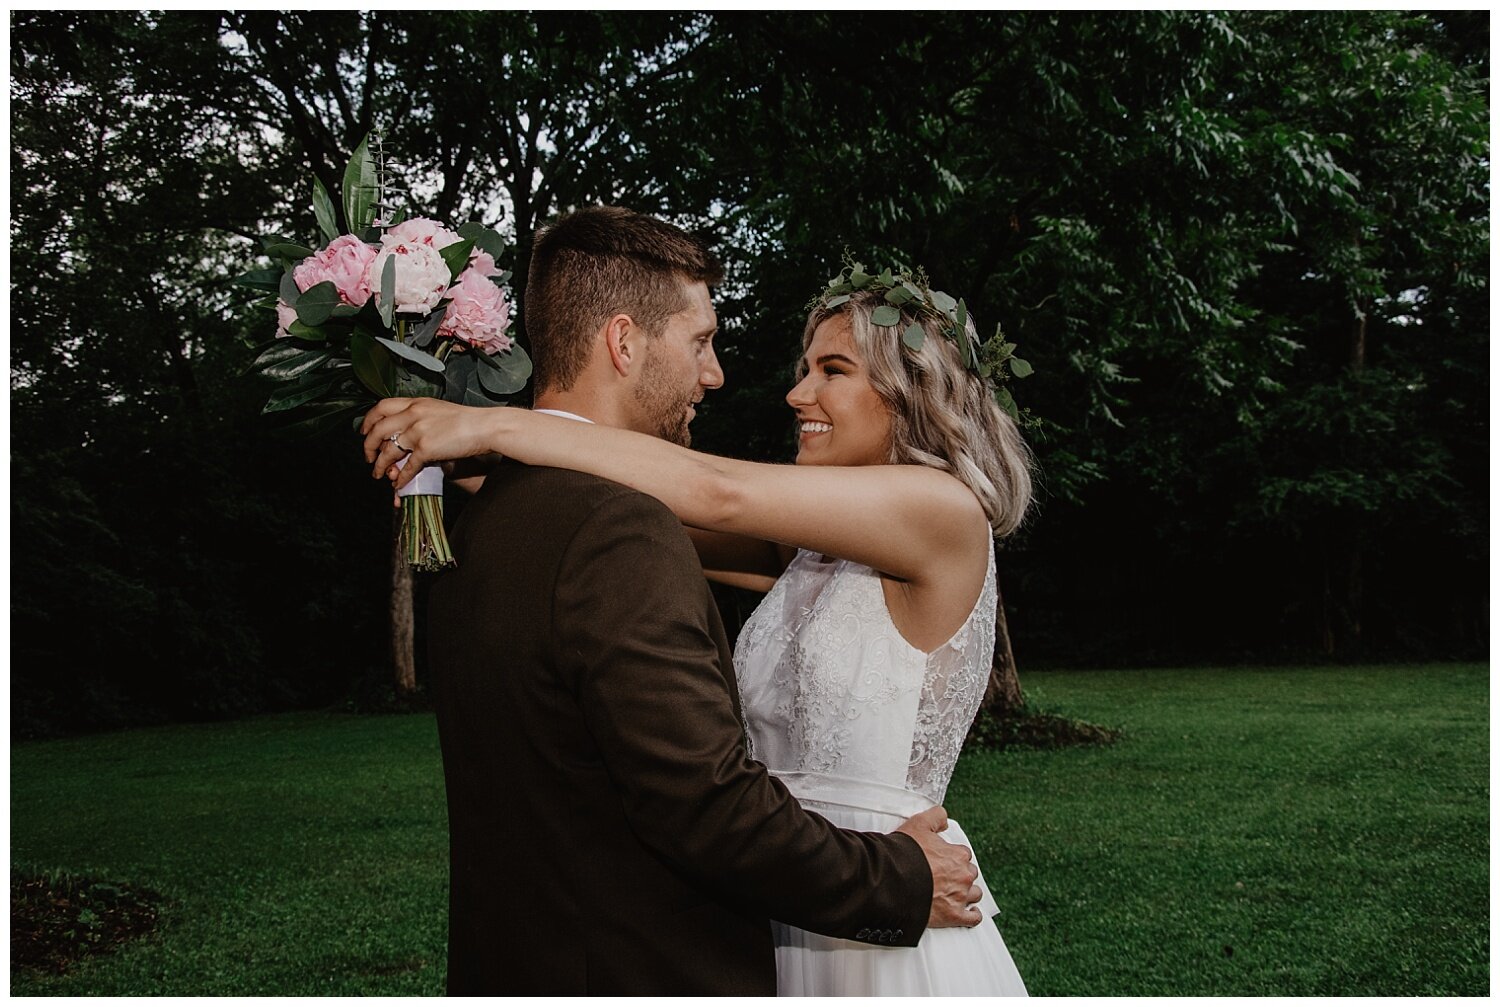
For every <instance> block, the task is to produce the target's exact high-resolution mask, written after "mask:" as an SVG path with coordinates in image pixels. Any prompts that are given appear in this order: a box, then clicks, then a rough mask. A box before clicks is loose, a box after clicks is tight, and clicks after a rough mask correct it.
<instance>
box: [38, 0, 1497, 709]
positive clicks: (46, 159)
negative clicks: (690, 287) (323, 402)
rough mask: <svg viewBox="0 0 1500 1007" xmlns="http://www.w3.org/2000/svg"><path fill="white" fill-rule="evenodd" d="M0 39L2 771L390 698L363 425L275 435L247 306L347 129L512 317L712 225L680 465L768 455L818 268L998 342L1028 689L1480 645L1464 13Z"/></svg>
mask: <svg viewBox="0 0 1500 1007" xmlns="http://www.w3.org/2000/svg"><path fill="white" fill-rule="evenodd" d="M11 19H12V20H11V25H12V34H11V43H12V50H11V60H12V62H11V88H12V91H11V96H12V105H11V111H12V122H11V126H12V142H13V150H14V152H13V157H12V178H11V210H12V230H11V241H12V257H11V291H10V293H11V306H12V311H11V317H12V320H13V323H14V324H13V326H12V328H11V333H12V343H11V429H12V441H11V451H12V462H11V464H12V480H11V529H12V533H13V534H12V543H13V552H12V565H11V584H12V623H11V625H12V634H13V635H12V645H11V646H12V659H13V660H12V723H13V730H15V731H16V733H17V734H18V735H20V736H27V735H35V734H42V733H48V732H55V731H60V730H77V729H86V728H97V727H105V726H115V725H122V724H128V723H138V722H145V721H151V720H161V719H168V718H183V717H190V718H202V717H217V716H230V715H235V714H240V713H247V712H253V711H258V710H266V709H276V708H285V707H289V706H297V705H311V704H326V703H330V702H336V701H348V700H351V699H353V700H356V701H359V700H360V697H361V696H365V695H368V694H371V693H378V692H379V688H380V687H381V686H383V684H384V683H386V682H387V681H388V680H389V675H390V673H389V668H390V657H389V654H388V643H387V635H388V634H387V624H388V619H389V616H388V584H389V576H388V562H389V551H388V541H389V533H390V507H389V499H388V496H387V494H386V493H385V491H384V490H383V489H382V488H381V487H380V486H378V485H377V484H375V483H373V482H372V481H370V480H369V478H368V475H367V472H366V470H365V467H364V465H363V463H362V461H361V460H360V458H359V457H358V454H357V450H356V448H357V445H356V441H355V438H354V437H353V435H352V434H350V435H348V436H347V437H340V436H334V437H328V438H325V439H322V440H313V441H308V440H296V439H292V440H286V439H280V438H277V437H275V436H273V431H272V426H271V425H270V424H269V423H267V422H266V421H265V420H264V419H263V418H262V417H261V416H260V415H259V411H260V406H261V404H262V403H263V401H264V398H265V394H266V389H265V388H263V387H258V386H257V385H256V384H254V383H253V382H252V381H251V380H249V379H247V378H245V377H243V376H242V369H243V368H244V367H245V365H246V364H247V363H248V362H249V361H250V360H251V359H252V357H253V347H254V346H256V345H257V344H259V343H262V342H264V341H265V340H266V339H268V338H269V337H270V335H271V333H272V332H273V330H274V320H273V319H272V318H271V317H269V316H268V315H267V314H266V313H264V312H261V311H256V310H252V309H249V308H248V307H246V304H247V302H248V301H249V300H250V296H249V295H247V294H245V293H243V292H241V291H240V290H239V289H238V288H236V287H234V286H233V284H232V280H233V277H234V276H235V275H237V274H238V273H240V272H242V271H244V270H246V269H248V268H252V267H253V266H255V265H257V264H259V262H260V260H258V259H257V258H256V252H257V250H258V247H259V246H258V243H257V241H256V240H255V239H256V238H257V237H258V236H259V235H262V234H268V233H282V234H286V235H291V236H296V237H299V238H304V239H306V238H311V237H313V236H314V235H315V234H316V231H315V227H314V221H313V216H312V211H311V203H310V175H311V173H312V172H316V173H317V174H318V175H320V176H321V177H322V178H323V180H324V181H325V183H326V184H327V185H328V187H329V189H330V190H334V189H335V186H336V185H337V182H338V177H339V172H340V171H341V168H342V165H343V162H344V160H345V159H346V158H347V156H348V152H349V151H350V149H351V148H352V147H353V146H354V144H355V143H357V142H358V140H359V138H360V137H361V136H362V135H363V134H364V133H365V132H366V131H367V130H369V129H371V128H372V127H376V128H379V129H380V130H381V131H382V133H383V134H384V136H385V138H386V143H387V147H388V148H389V149H391V150H392V151H395V152H399V155H400V156H401V158H402V159H403V160H404V161H405V162H407V163H409V164H410V165H412V172H411V176H410V177H411V179H412V181H413V183H414V209H416V210H417V211H418V212H422V213H426V214H429V215H433V216H436V217H438V218H442V219H445V220H447V221H450V222H452V223H455V224H456V223H457V222H460V221H462V220H465V219H470V218H475V219H482V220H485V221H486V222H488V223H491V224H495V225H496V226H498V227H499V229H500V230H501V231H502V232H503V233H506V234H507V235H508V236H509V237H511V238H512V239H513V240H514V241H515V243H516V248H515V250H513V251H512V252H511V253H510V256H509V259H510V261H508V262H505V263H503V264H504V265H506V266H508V267H510V268H512V269H514V270H515V271H516V275H517V278H518V279H517V291H516V292H517V294H518V296H519V297H520V298H521V300H522V319H523V321H524V287H523V286H522V284H523V282H524V277H525V273H526V265H527V260H526V250H527V248H528V246H529V243H530V239H531V235H532V233H533V231H534V229H535V228H536V227H537V226H538V225H539V224H540V223H543V222H545V221H546V220H547V219H548V218H549V217H551V216H552V215H555V214H556V213H558V212H560V211H563V210H566V209H569V208H573V207H577V206H582V205H586V204H590V203H596V202H611V203H618V204H622V205H626V206H630V207H633V208H636V209H639V210H643V211H647V212H652V213H657V214H661V215H664V216H666V217H669V218H671V219H673V220H676V221H678V222H679V223H682V224H684V225H685V226H689V227H692V228H696V229H701V230H702V231H703V232H704V233H705V234H707V235H708V236H709V237H710V239H711V241H712V242H713V244H714V245H715V247H716V249H717V250H718V251H719V252H720V253H721V255H722V257H723V258H724V259H725V261H726V262H727V263H728V265H729V277H728V279H727V281H726V283H725V285H724V288H723V289H722V290H720V291H719V292H718V295H717V305H718V308H719V313H720V317H721V319H722V323H723V335H722V348H721V354H722V360H723V363H724V366H725V370H726V372H727V374H728V377H729V381H728V384H727V385H726V387H725V388H724V389H723V390H722V391H720V392H718V393H716V394H715V395H713V396H711V397H710V399H709V401H708V404H707V407H706V408H705V409H704V412H703V416H702V418H701V419H700V420H699V421H698V423H697V424H696V425H695V438H696V442H697V444H698V446H700V447H703V448H705V449H707V450H711V451H719V452H724V453H729V454H735V455H739V456H742V457H750V458H757V459H771V460H786V459H787V458H788V457H789V454H790V452H789V449H790V447H791V445H792V439H791V429H790V424H789V422H788V417H789V412H788V410H787V409H786V408H785V406H784V404H783V402H782V396H783V395H784V393H785V391H786V389H787V388H788V387H789V383H790V365H791V362H792V360H793V358H794V357H795V355H796V353H797V351H798V337H799V335H800V332H801V320H802V317H803V315H802V309H803V305H804V304H805V302H806V301H807V299H808V298H809V297H810V296H811V295H812V294H813V293H815V292H816V290H817V289H819V288H820V286H821V285H822V284H823V283H824V282H825V281H826V279H827V277H829V276H830V275H832V274H833V273H834V272H836V271H837V269H838V266H839V257H840V254H841V253H842V251H843V250H844V248H845V247H846V246H847V247H848V248H849V249H851V250H852V251H854V252H855V253H857V254H858V255H859V256H861V258H862V259H863V260H864V261H866V262H878V261H884V260H886V259H889V258H893V257H899V258H900V259H902V260H903V261H907V262H911V263H917V264H921V265H923V266H925V267H926V269H927V271H928V272H929V274H930V275H931V276H932V278H933V281H934V284H935V285H936V286H938V287H940V288H942V289H946V290H948V291H950V292H953V293H955V294H961V295H964V296H965V297H966V298H967V300H968V302H969V304H970V305H971V306H972V307H973V308H974V311H975V312H976V314H977V316H978V318H979V320H980V322H981V327H982V328H983V326H984V325H986V324H988V325H990V326H993V325H994V324H995V323H997V322H998V323H1001V324H1003V325H1004V327H1005V330H1006V332H1007V334H1008V336H1009V337H1010V338H1011V339H1013V340H1015V341H1016V342H1018V343H1019V344H1020V347H1021V350H1020V352H1021V354H1022V355H1023V356H1025V357H1027V358H1028V359H1029V360H1030V361H1031V362H1032V363H1033V364H1034V365H1035V367H1036V376H1034V377H1032V378H1030V379H1028V380H1027V381H1025V382H1022V383H1021V384H1020V385H1019V386H1018V388H1017V398H1018V399H1020V401H1021V402H1022V405H1023V406H1024V407H1025V408H1026V409H1027V410H1028V411H1029V415H1030V417H1031V425H1030V428H1029V430H1028V437H1029V439H1030V441H1031V443H1032V444H1033V445H1034V447H1035V450H1036V456H1037V466H1038V476H1039V484H1040V497H1039V500H1038V505H1037V507H1036V511H1035V514H1034V517H1033V520H1032V521H1031V522H1030V524H1029V525H1028V527H1027V528H1026V529H1025V530H1024V531H1023V533H1022V534H1020V535H1019V536H1018V537H1016V538H1015V539H1014V540H1012V541H1010V542H1009V543H1008V544H1007V546H1006V548H1005V550H1004V553H1003V555H1002V559H1001V578H1002V586H1003V589H1004V590H1005V592H1006V600H1007V609H1008V613H1009V619H1010V629H1011V633H1012V636H1013V639H1014V646H1015V651H1016V656H1017V658H1018V661H1019V665H1020V669H1021V677H1022V681H1023V683H1024V680H1025V671H1026V669H1027V668H1028V667H1036V666H1039V665H1042V664H1060V663H1068V664H1088V665H1094V666H1110V665H1123V664H1140V663H1150V662H1168V661H1170V662H1189V661H1191V662H1202V663H1213V662H1221V661H1239V660H1258V661H1265V660H1286V659H1297V660H1307V659H1309V658H1321V659H1328V660H1369V659H1382V658H1392V657H1433V658H1437V657H1458V656H1474V655H1478V654H1483V653H1485V652H1486V650H1487V636H1488V624H1487V621H1486V619H1487V617H1486V611H1487V605H1488V596H1487V582H1486V558H1487V551H1488V540H1487V518H1486V514H1487V504H1488V500H1487V489H1486V476H1487V460H1486V443H1487V430H1486V426H1485V423H1486V410H1487V395H1488V387H1487V365H1488V325H1489V316H1488V292H1487V276H1488V268H1489V265H1488V254H1489V253H1488V228H1489V217H1488V212H1489V211H1488V206H1489V192H1488V181H1487V180H1488V170H1489V168H1488V158H1489V150H1488V118H1489V109H1488V105H1487V97H1486V96H1487V93H1488V74H1489V37H1488V15H1487V14H1485V13H1483V12H1479V13H1462V14H1449V13H1443V14H1419V15H1412V14H1399V13H1345V12H1332V13H1320V14H1305V13H1304V14H1287V13H1271V12H1254V13H1241V14H1228V15H1215V14H1202V13H1167V14H1132V15H1119V14H1109V15H1066V14H1023V13H997V14H974V13H969V14H921V15H913V14H906V15H877V14H862V15H860V16H858V17H852V16H848V15H832V14H829V15H808V14H796V15H794V14H758V15H748V14H747V15H730V14H724V15H712V16H710V15H680V16H679V15H659V14H652V15H639V14H636V15H632V14H624V13H608V14H564V13H557V14H446V13H445V14H386V13H378V14H359V13H335V14H276V13H243V14H162V13H140V12H122V13H67V12H25V13H19V12H18V13H14V14H12V15H11ZM450 506H451V507H452V508H453V509H454V510H456V509H457V507H459V506H461V504H460V503H458V502H457V501H453V502H452V504H451V505H450ZM450 513H451V511H450ZM831 519H836V516H831ZM517 533H518V534H524V533H525V530H524V529H517ZM892 534H899V530H898V529H893V530H892ZM423 593H424V592H423V590H422V585H421V583H420V582H419V584H418V592H417V594H418V598H417V605H418V608H419V609H420V608H421V606H422V605H423V604H424V601H423ZM726 601H727V602H729V603H730V604H728V606H727V607H728V609H729V614H730V617H731V620H732V619H733V618H734V614H735V611H736V610H740V611H743V609H744V606H745V605H746V604H747V603H748V602H749V599H748V598H746V597H728V596H726ZM495 617H496V618H503V617H504V613H496V614H495ZM418 621H419V625H420V621H421V620H420V618H419V620H418ZM419 654H420V640H419ZM419 674H420V672H419Z"/></svg>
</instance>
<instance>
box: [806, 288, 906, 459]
mask: <svg viewBox="0 0 1500 1007" xmlns="http://www.w3.org/2000/svg"><path fill="white" fill-rule="evenodd" d="M803 363H804V364H805V365H806V367H807V375H806V377H804V378H803V379H802V380H801V381H799V382H797V385H796V387H794V388H793V389H792V390H791V391H790V392H788V393H787V396H786V401H787V405H789V406H791V407H792V408H793V409H795V410H796V411H797V426H798V436H797V447H798V450H797V464H798V465H881V464H884V463H885V462H886V461H888V460H889V458H890V450H891V414H890V410H888V409H887V408H886V405H885V402H884V401H883V400H882V399H881V398H880V394H879V393H878V392H876V391H875V386H874V385H872V384H871V383H870V377H869V372H868V371H867V369H866V367H865V362H864V359H863V358H862V357H861V355H860V353H859V350H858V349H856V348H855V345H854V337H853V335H852V334H851V332H850V322H849V316H848V315H847V314H842V315H835V316H834V317H832V318H829V319H827V320H825V321H824V322H823V323H822V324H820V325H819V326H818V327H817V329H815V330H814V331H813V338H812V342H811V343H809V344H808V346H807V353H806V354H805V355H804V357H803Z"/></svg>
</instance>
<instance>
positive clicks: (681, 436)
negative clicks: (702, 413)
mask: <svg viewBox="0 0 1500 1007" xmlns="http://www.w3.org/2000/svg"><path fill="white" fill-rule="evenodd" d="M663 352H664V351H663V350H661V349H655V350H653V351H651V352H648V353H647V355H646V365H645V369H644V370H642V372H641V380H640V383H639V384H638V385H636V388H635V401H636V406H637V407H638V408H639V409H640V417H641V426H640V429H641V430H642V431H644V432H646V433H650V434H653V435H655V436H657V437H660V438H661V439H662V440H664V441H670V442H671V443H673V444H680V445H682V446H683V447H689V446H691V445H692V442H693V435H692V432H691V431H690V430H689V429H688V418H687V411H688V407H689V406H691V405H692V404H693V400H694V399H696V398H697V397H698V386H697V384H696V383H695V384H694V385H693V387H692V388H691V389H690V390H686V391H684V390H682V389H680V388H677V387H675V382H674V381H673V379H672V375H671V373H670V372H669V369H668V368H667V366H666V361H665V360H664V359H663V357H662V353H663Z"/></svg>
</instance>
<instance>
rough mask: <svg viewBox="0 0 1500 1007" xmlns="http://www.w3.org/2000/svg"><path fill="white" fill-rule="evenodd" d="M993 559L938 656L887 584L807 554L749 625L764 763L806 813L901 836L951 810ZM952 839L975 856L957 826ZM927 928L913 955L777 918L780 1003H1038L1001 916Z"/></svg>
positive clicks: (981, 680) (757, 737) (740, 665)
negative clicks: (809, 999) (914, 636)
mask: <svg viewBox="0 0 1500 1007" xmlns="http://www.w3.org/2000/svg"><path fill="white" fill-rule="evenodd" d="M995 598H996V588H995V553H994V548H993V545H992V546H991V549H990V561H989V571H988V573H986V574H985V580H984V590H983V591H981V592H980V595H979V601H978V602H977V603H976V604H975V606H974V610H973V611H972V612H971V613H970V614H969V618H968V620H967V621H966V622H965V623H964V625H963V627H962V628H960V629H959V631H958V632H957V633H956V634H954V636H953V637H952V639H950V640H949V641H948V642H947V643H946V644H944V645H943V646H941V647H939V648H938V649H937V650H935V651H933V652H932V653H931V654H926V653H923V652H922V651H920V650H917V649H916V648H915V647H913V646H912V645H911V644H909V643H907V642H906V640H905V638H904V637H902V636H901V634H900V632H899V631H897V629H896V626H895V624H894V623H892V621H891V616H890V612H889V611H888V610H887V609H886V605H885V595H884V593H883V592H882V590H881V584H880V575H879V574H877V573H876V572H875V571H874V570H872V569H870V568H869V567H867V566H861V565H860V564H858V563H852V562H850V561H848V560H833V561H828V562H825V561H823V560H822V558H821V557H820V556H818V555H817V554H816V553H810V552H808V551H807V550H802V551H800V552H798V553H797V556H796V558H795V559H794V560H793V561H792V563H791V565H790V566H788V567H787V570H786V572H785V573H784V574H782V576H781V579H780V580H778V581H777V582H776V586H775V587H773V588H772V589H771V591H770V593H769V594H767V595H766V597H765V599H764V600H762V601H761V603H760V606H759V607H758V608H756V610H755V613H754V614H753V615H752V616H751V617H750V619H749V621H748V622H746V623H745V626H744V629H743V630H741V632H740V636H739V642H738V644H737V646H736V647H735V654H734V666H735V674H736V677H737V678H738V680H739V687H740V696H741V701H742V705H743V711H744V717H745V724H746V734H747V736H748V737H749V739H750V752H751V755H752V757H754V758H755V759H758V760H759V761H760V762H762V763H764V764H765V765H766V766H767V767H768V768H769V769H770V770H771V771H772V773H774V774H775V775H776V776H777V777H778V778H779V779H781V781H782V782H783V783H785V784H786V785H787V787H788V788H789V789H790V790H791V792H792V793H793V794H795V795H796V796H797V799H798V800H799V801H800V802H801V803H802V805H803V807H805V808H807V809H808V810H810V811H814V812H816V813H818V814H820V815H822V816H823V817H825V818H827V819H828V820H829V821H830V822H832V823H833V824H835V825H838V826H840V827H842V828H847V829H857V830H860V831H864V832H891V831H893V830H894V829H895V828H896V827H897V826H899V825H900V824H901V823H902V822H903V821H905V820H906V819H907V818H910V817H911V816H912V815H914V814H917V813H918V812H921V811H924V810H926V809H927V808H930V807H932V806H933V805H935V804H941V803H942V802H943V795H944V793H945V792H946V791H947V789H948V780H949V778H950V777H951V776H952V775H953V767H954V764H955V763H956V762H957V761H958V753H959V749H960V748H961V747H962V746H963V741H964V736H965V735H966V734H967V733H968V729H969V725H970V723H971V722H972V721H973V719H974V713H975V711H976V710H977V709H978V708H979V702H980V700H981V698H982V697H983V695H984V689H985V685H986V683H987V681H988V678H989V668H990V659H991V655H992V653H993V651H994V646H995V615H994V613H995ZM943 838H944V839H947V840H948V841H949V842H952V843H959V844H961V845H964V846H968V847H970V848H971V849H972V848H973V844H972V843H970V842H969V841H968V839H967V838H966V837H965V836H964V833H963V830H962V829H961V828H959V826H958V823H956V822H951V821H950V824H949V827H948V831H947V832H945V833H944V834H943ZM977 883H978V885H979V888H980V890H981V891H982V892H983V893H984V897H983V899H982V900H981V902H980V903H979V906H980V909H981V911H982V912H983V914H984V921H983V922H982V923H980V924H979V925H978V926H977V927H973V928H955V929H941V930H928V931H926V932H925V933H924V934H923V935H922V939H921V942H920V943H919V944H918V945H917V946H916V947H914V948H898V947H889V946H882V945H876V944H864V943H859V942H856V941H847V940H838V939H836V938H831V937H823V936H820V935H818V934H813V933H809V932H807V931H805V930H800V929H798V928H796V927H792V926H787V925H786V924H783V923H779V922H778V923H773V924H772V927H773V928H774V931H775V939H776V985H777V993H778V994H779V995H781V996H965V995H990V996H995V995H1001V996H1004V995H1010V996H1025V995H1026V987H1025V985H1024V984H1023V983H1022V982H1021V976H1020V973H1018V972H1017V971H1016V966H1015V963H1014V962H1012V961H1011V957H1010V952H1009V951H1007V950H1006V947H1005V942H1004V941H1003V940H1002V939H1001V937H1000V931H999V930H998V929H996V927H995V923H994V921H993V919H992V917H993V916H994V915H995V913H997V912H999V907H998V906H997V905H996V904H995V900H994V898H993V896H992V895H991V894H990V890H989V887H988V886H987V885H986V884H985V882H984V877H983V875H982V874H981V876H980V878H979V881H978V882H977Z"/></svg>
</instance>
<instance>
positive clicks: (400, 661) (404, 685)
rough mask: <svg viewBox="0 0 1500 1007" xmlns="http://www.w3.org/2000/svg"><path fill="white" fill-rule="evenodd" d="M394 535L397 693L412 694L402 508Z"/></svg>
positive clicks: (409, 602)
mask: <svg viewBox="0 0 1500 1007" xmlns="http://www.w3.org/2000/svg"><path fill="white" fill-rule="evenodd" d="M395 515H396V519H395V522H394V524H393V525H392V532H393V533H392V535H391V667H392V668H393V669H394V671H395V673H396V694H397V695H400V696H409V695H411V694H412V693H414V692H416V691H417V662H416V651H415V649H414V647H413V628H414V622H415V620H414V619H413V617H412V595H411V567H410V566H408V565H407V563H406V556H405V554H404V553H403V552H402V549H401V511H400V509H399V508H398V509H396V510H395Z"/></svg>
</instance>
